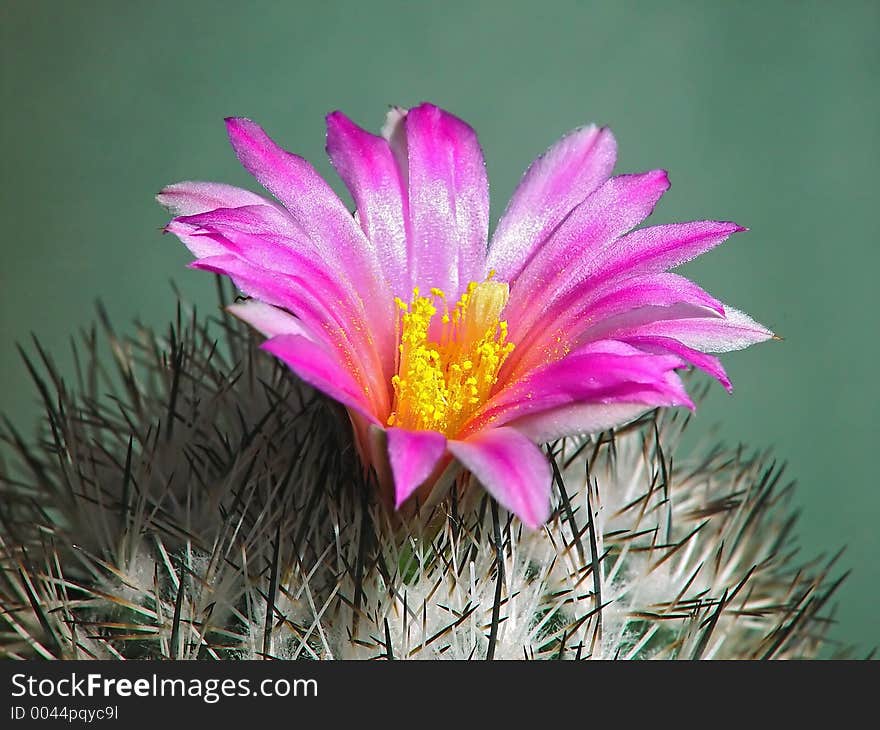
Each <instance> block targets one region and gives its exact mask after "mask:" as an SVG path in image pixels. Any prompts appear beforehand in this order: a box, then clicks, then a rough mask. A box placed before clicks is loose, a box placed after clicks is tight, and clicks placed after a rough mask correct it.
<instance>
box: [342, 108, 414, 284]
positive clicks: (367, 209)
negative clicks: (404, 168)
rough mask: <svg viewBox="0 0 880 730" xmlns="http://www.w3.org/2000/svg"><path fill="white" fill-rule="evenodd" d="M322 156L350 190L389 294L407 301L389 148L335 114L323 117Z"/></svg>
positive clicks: (402, 217)
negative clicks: (324, 142)
mask: <svg viewBox="0 0 880 730" xmlns="http://www.w3.org/2000/svg"><path fill="white" fill-rule="evenodd" d="M327 154H328V155H329V156H330V161H331V162H332V163H333V166H334V167H335V168H336V172H337V173H339V176H340V177H341V178H342V180H343V182H344V183H345V185H346V187H347V188H348V190H349V192H351V196H352V198H353V199H354V203H355V205H356V206H357V219H358V222H359V223H360V225H361V228H362V229H363V231H364V234H365V235H366V237H367V238H368V239H369V240H370V241H371V242H372V243H373V245H374V246H375V247H376V251H377V253H378V256H379V260H380V261H381V262H382V266H383V270H384V273H385V276H386V278H387V279H388V282H389V285H390V287H391V293H392V294H393V295H394V296H396V297H400V298H402V299H404V300H405V301H409V298H410V296H411V295H412V287H413V283H412V282H411V281H410V277H409V272H408V271H407V260H408V256H407V232H406V221H407V219H408V217H409V211H408V205H407V194H406V183H405V180H404V178H403V175H402V173H401V170H400V168H399V167H398V165H397V161H396V160H395V157H394V153H393V152H392V150H391V147H390V145H389V144H388V142H387V140H385V139H383V138H382V137H379V136H377V135H374V134H370V133H369V132H367V131H366V130H364V129H361V127H359V126H358V125H356V124H355V123H354V122H352V121H351V120H350V119H349V118H348V117H346V116H345V115H344V114H343V113H342V112H339V111H336V112H333V113H332V114H328V115H327Z"/></svg>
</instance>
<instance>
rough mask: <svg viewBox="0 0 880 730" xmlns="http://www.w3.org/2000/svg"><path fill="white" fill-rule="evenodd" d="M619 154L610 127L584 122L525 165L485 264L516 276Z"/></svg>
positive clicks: (503, 274)
mask: <svg viewBox="0 0 880 730" xmlns="http://www.w3.org/2000/svg"><path fill="white" fill-rule="evenodd" d="M616 158H617V143H616V141H615V139H614V136H613V135H612V134H611V131H610V130H609V129H606V128H604V127H603V128H599V127H596V126H589V127H583V128H581V129H576V130H574V131H573V132H570V133H569V134H567V135H565V136H564V137H563V138H562V139H560V140H559V141H558V142H556V144H554V145H553V146H552V147H551V148H550V149H549V150H547V152H545V153H544V154H543V155H541V156H540V157H538V158H537V159H536V160H535V161H534V162H533V163H532V164H531V165H530V166H529V169H528V170H527V171H526V174H525V175H524V176H523V178H522V180H521V181H520V183H519V185H518V186H517V188H516V190H515V191H514V193H513V196H512V197H511V199H510V203H508V205H507V210H505V211H504V215H502V216H501V220H500V221H498V226H497V227H496V229H495V233H494V234H493V235H492V243H491V244H490V245H489V260H488V262H487V267H488V268H489V269H494V270H495V272H496V274H497V276H498V278H499V279H500V280H501V281H512V280H513V279H515V278H516V277H517V276H518V275H519V273H520V272H521V271H522V268H523V266H525V264H526V262H527V261H528V260H529V258H530V257H531V256H532V254H533V253H534V252H535V251H536V250H537V249H538V247H540V246H541V245H542V244H543V243H544V241H545V240H546V239H547V238H548V236H549V235H550V234H551V233H552V232H553V230H555V228H556V227H557V226H558V225H559V223H560V222H561V221H562V220H563V219H564V218H565V217H566V216H567V215H568V214H569V213H571V211H572V210H573V209H574V208H575V207H576V206H577V205H579V204H580V203H581V202H583V200H585V199H586V197H587V196H588V195H589V194H590V193H592V192H593V191H594V190H595V189H596V188H597V187H599V185H601V184H602V183H604V182H605V181H606V180H607V179H608V176H609V175H610V174H611V171H612V170H613V169H614V162H615V160H616Z"/></svg>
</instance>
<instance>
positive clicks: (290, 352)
mask: <svg viewBox="0 0 880 730" xmlns="http://www.w3.org/2000/svg"><path fill="white" fill-rule="evenodd" d="M261 347H262V349H264V350H266V351H267V352H271V353H272V354H273V355H275V356H276V357H278V358H279V359H281V360H283V361H284V362H285V363H286V364H287V365H288V366H289V367H290V369H291V370H293V372H295V373H296V374H297V375H298V376H299V377H300V378H302V379H303V380H304V381H305V382H306V383H308V384H309V385H311V386H312V387H314V388H317V389H318V390H320V391H321V392H322V393H325V394H327V395H328V396H330V397H331V398H333V400H335V401H338V402H339V403H341V404H342V405H344V406H347V407H348V408H353V409H355V410H356V411H358V412H359V413H362V414H363V415H364V416H365V417H366V418H367V419H368V420H369V421H370V422H371V423H379V421H378V419H377V418H376V416H375V413H374V411H373V408H372V406H371V404H370V402H369V400H368V398H367V397H366V395H365V393H364V389H363V388H361V387H360V386H359V385H358V383H357V382H356V381H355V380H354V378H353V377H352V376H351V373H350V372H349V371H348V370H347V369H346V368H344V367H343V366H342V365H340V363H339V362H338V361H337V360H336V359H335V358H334V357H333V356H332V355H331V354H329V353H328V352H327V351H326V350H325V349H324V348H322V347H320V346H319V345H317V344H316V343H314V342H312V341H311V340H308V339H306V338H305V337H301V336H300V335H278V336H277V337H273V338H272V339H271V340H266V342H264V343H263V344H262V346H261Z"/></svg>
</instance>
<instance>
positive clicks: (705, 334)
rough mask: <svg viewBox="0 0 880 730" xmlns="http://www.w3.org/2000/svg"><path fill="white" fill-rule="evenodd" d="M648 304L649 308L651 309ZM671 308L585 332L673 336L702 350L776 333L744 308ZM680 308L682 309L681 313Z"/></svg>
mask: <svg viewBox="0 0 880 730" xmlns="http://www.w3.org/2000/svg"><path fill="white" fill-rule="evenodd" d="M648 309H649V308H646V310H648ZM670 310H672V311H666V312H665V314H664V310H662V309H659V310H657V311H656V312H651V311H636V312H633V313H631V314H629V315H624V316H622V317H618V318H615V319H614V320H612V321H609V322H606V323H603V324H602V325H601V326H598V327H596V328H594V329H593V330H587V331H586V334H591V333H592V334H593V336H596V337H603V338H608V337H613V338H617V339H622V340H625V339H630V338H632V337H670V338H672V339H675V340H678V341H679V342H681V343H682V344H683V345H684V346H685V347H689V348H691V349H693V350H699V351H700V352H730V351H731V350H742V349H743V348H746V347H748V346H749V345H754V344H756V343H758V342H764V341H766V340H769V339H772V338H773V337H775V335H774V334H773V333H772V332H771V331H770V330H769V329H767V328H766V327H765V326H764V325H762V324H759V323H758V322H756V321H755V320H753V319H752V318H751V317H749V316H748V315H747V314H745V313H744V312H740V311H739V310H737V309H734V308H733V307H729V306H728V307H725V310H724V317H705V316H698V315H697V313H696V312H695V311H693V310H692V311H691V312H686V313H684V316H677V314H676V312H675V308H674V307H673V308H670ZM680 313H681V312H680V311H679V314H680Z"/></svg>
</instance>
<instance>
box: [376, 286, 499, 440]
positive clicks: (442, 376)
mask: <svg viewBox="0 0 880 730" xmlns="http://www.w3.org/2000/svg"><path fill="white" fill-rule="evenodd" d="M493 275H494V272H492V273H491V274H490V277H489V280H486V281H484V282H482V283H477V282H471V283H469V284H468V286H467V290H466V291H465V293H464V294H462V295H461V297H460V298H459V300H458V302H457V303H456V304H455V307H453V308H450V307H448V305H447V304H446V295H445V293H444V292H443V291H441V290H440V289H437V288H436V287H435V288H432V289H431V290H430V292H431V296H430V297H423V296H421V295H420V293H419V289H418V287H416V288H414V289H413V299H412V302H410V303H409V304H408V305H407V304H405V303H403V302H402V301H400V300H399V299H395V303H396V304H397V307H398V309H399V310H400V314H399V317H398V323H397V331H398V336H399V338H400V348H399V349H400V356H399V358H398V362H397V374H396V375H394V376H393V377H392V378H391V385H392V387H393V388H394V406H393V410H392V413H391V415H390V416H389V418H388V425H389V426H392V425H394V426H400V427H401V428H409V429H413V430H425V429H429V430H434V431H439V432H441V433H444V434H446V435H447V436H455V435H456V434H457V433H458V431H459V430H460V428H461V427H462V426H463V425H464V424H465V423H466V421H467V420H468V418H470V416H471V415H473V413H474V412H475V411H476V410H477V409H478V408H479V407H480V406H481V405H482V404H483V403H485V402H486V400H487V399H488V398H489V396H490V395H491V392H492V388H493V387H494V386H495V383H496V382H497V380H498V371H499V370H500V369H501V366H502V365H503V364H504V361H505V360H506V359H507V356H508V355H509V354H510V352H511V351H512V350H513V344H512V343H509V342H507V329H508V328H507V322H505V321H503V320H501V319H500V316H501V312H502V310H503V309H504V306H505V305H506V304H507V298H508V287H507V284H504V283H501V282H496V281H491V280H490V279H491V278H492V276H493ZM437 300H439V301H441V302H443V305H442V309H443V310H444V311H443V314H442V315H441V316H440V322H439V327H435V328H433V331H432V328H431V323H432V321H433V318H434V316H435V315H436V314H437V311H438V307H437ZM429 332H430V334H429Z"/></svg>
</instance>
